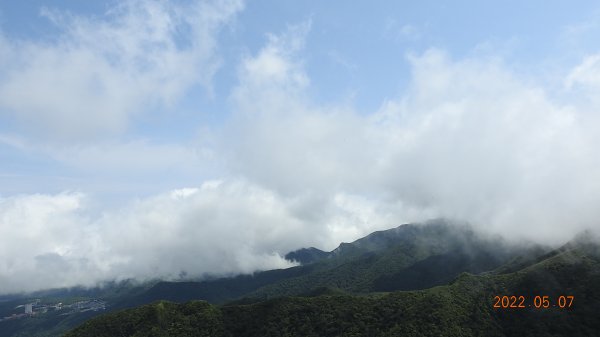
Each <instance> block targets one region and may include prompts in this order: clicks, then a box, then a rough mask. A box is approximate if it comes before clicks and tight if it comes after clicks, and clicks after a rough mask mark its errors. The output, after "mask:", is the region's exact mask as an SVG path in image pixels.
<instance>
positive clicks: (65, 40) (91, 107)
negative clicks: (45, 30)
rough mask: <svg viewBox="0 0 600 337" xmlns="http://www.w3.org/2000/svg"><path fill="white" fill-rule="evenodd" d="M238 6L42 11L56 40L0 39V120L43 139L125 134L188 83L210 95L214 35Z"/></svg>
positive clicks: (127, 5)
mask: <svg viewBox="0 0 600 337" xmlns="http://www.w3.org/2000/svg"><path fill="white" fill-rule="evenodd" d="M241 7H242V6H241V2H240V1H228V0H226V1H217V2H212V3H211V2H191V3H186V4H181V3H179V4H175V3H172V2H167V1H146V0H130V1H126V2H124V3H122V4H121V5H119V6H118V7H116V8H114V9H112V10H111V11H109V12H108V13H107V14H106V15H105V16H103V17H100V18H97V17H84V16H77V15H74V14H70V13H60V12H56V11H51V10H44V11H43V14H44V15H45V16H47V17H48V18H49V19H50V20H51V21H52V22H54V24H55V25H56V26H57V27H58V28H59V29H60V31H61V34H60V35H59V36H57V37H56V40H55V41H52V42H48V41H35V40H15V39H9V38H6V37H2V39H1V40H0V55H1V56H2V58H1V60H0V63H1V64H2V69H3V70H2V71H1V72H0V114H3V115H5V117H6V116H13V117H15V118H16V120H18V121H20V123H21V125H22V126H25V128H31V129H33V130H34V131H36V132H38V133H41V134H45V135H46V136H50V137H52V138H60V139H81V138H84V139H85V138H90V137H95V136H98V135H102V134H104V133H106V132H109V133H112V132H117V131H121V130H124V129H125V128H126V127H127V124H128V121H129V120H130V119H131V118H132V117H133V116H135V115H136V114H138V113H140V112H142V111H143V110H152V108H154V107H156V106H170V105H172V104H173V103H175V102H176V101H177V100H178V98H179V97H180V96H181V95H182V94H184V93H185V92H186V91H187V90H188V89H189V88H190V87H191V86H193V85H196V84H201V85H204V86H205V87H207V88H208V89H209V90H210V81H211V78H212V76H213V74H214V73H215V71H216V69H217V68H218V66H219V58H218V57H217V55H216V38H217V34H218V32H219V29H220V28H221V27H222V26H223V25H224V24H226V23H227V22H228V21H229V20H230V19H231V17H232V15H233V14H235V13H236V12H237V11H238V10H239V9H240V8H241Z"/></svg>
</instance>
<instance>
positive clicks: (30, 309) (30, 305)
mask: <svg viewBox="0 0 600 337" xmlns="http://www.w3.org/2000/svg"><path fill="white" fill-rule="evenodd" d="M25 313H26V314H33V303H28V304H25Z"/></svg>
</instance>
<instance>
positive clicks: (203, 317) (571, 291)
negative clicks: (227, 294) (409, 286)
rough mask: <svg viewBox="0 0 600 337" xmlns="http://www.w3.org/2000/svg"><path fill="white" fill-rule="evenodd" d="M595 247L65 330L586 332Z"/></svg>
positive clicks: (597, 274) (143, 313)
mask: <svg viewBox="0 0 600 337" xmlns="http://www.w3.org/2000/svg"><path fill="white" fill-rule="evenodd" d="M597 253H598V246H597V245H596V244H591V243H590V244H587V245H586V244H581V243H577V244H572V245H570V246H565V247H563V249H561V250H560V251H558V252H557V253H556V254H553V255H552V256H550V257H548V258H547V259H544V260H541V261H537V262H536V263H534V264H531V265H529V266H526V267H525V268H523V269H521V270H518V271H515V272H511V273H504V274H491V273H488V274H485V275H472V274H467V273H463V274H461V275H460V276H459V277H458V278H456V279H455V280H454V281H453V282H452V283H451V284H450V285H445V286H438V287H434V288H430V289H426V290H420V291H401V292H393V293H387V294H384V293H378V294H370V295H362V296H357V295H320V296H316V297H282V298H276V299H271V300H267V301H263V302H259V303H254V304H249V305H240V304H235V305H226V306H221V307H219V306H213V305H210V304H208V303H206V302H190V303H187V304H173V303H163V302H161V303H157V304H153V305H147V306H144V307H140V308H137V309H133V310H129V311H125V312H121V313H114V314H110V315H106V316H103V317H100V318H97V319H93V320H91V321H89V322H86V323H85V324H84V325H82V326H81V327H79V328H78V329H76V330H74V331H73V332H71V333H70V334H68V335H67V336H68V337H78V336H142V335H143V336H173V335H177V336H196V335H199V334H198V333H200V331H202V332H206V331H210V332H211V334H210V335H211V336H402V335H406V336H593V335H596V334H597V331H600V316H599V315H598V312H600V259H599V255H598V254H597ZM496 295H500V296H502V295H517V296H519V295H522V296H524V297H525V299H526V301H525V303H524V304H525V305H526V308H522V309H516V308H515V309H510V308H508V309H494V308H493V305H494V303H495V301H494V296H496ZM566 295H571V296H574V302H573V306H572V307H571V308H569V309H566V308H565V309H561V308H558V307H552V306H551V307H549V308H546V309H544V308H540V309H537V308H535V307H533V304H534V301H533V299H534V297H535V296H549V298H550V299H551V303H552V304H556V303H558V302H557V298H558V296H566ZM165 308H168V309H165ZM175 331H182V333H181V334H174V332H175Z"/></svg>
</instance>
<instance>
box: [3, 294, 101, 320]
mask: <svg viewBox="0 0 600 337" xmlns="http://www.w3.org/2000/svg"><path fill="white" fill-rule="evenodd" d="M19 308H23V310H24V312H22V313H15V314H12V315H11V316H7V317H4V318H0V322H2V321H7V320H13V319H20V318H25V317H30V316H33V315H37V314H45V313H47V312H48V311H59V310H60V311H64V313H63V314H62V315H70V314H74V313H78V312H86V311H99V310H105V309H106V301H102V300H99V299H90V300H83V301H78V302H75V303H72V304H65V305H63V304H62V303H54V304H42V303H41V301H40V300H39V299H36V300H34V301H33V302H30V303H26V304H22V305H19V306H17V307H16V308H15V309H19Z"/></svg>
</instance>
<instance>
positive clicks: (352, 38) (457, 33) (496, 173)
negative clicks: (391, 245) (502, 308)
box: [0, 0, 600, 293]
mask: <svg viewBox="0 0 600 337" xmlns="http://www.w3.org/2000/svg"><path fill="white" fill-rule="evenodd" d="M599 19H600V5H598V4H597V3H596V2H593V1H577V2H569V3H567V2H564V1H527V2H523V1H509V2H507V1H502V2H500V1H496V2H490V1H488V2H480V1H456V2H453V4H452V5H449V4H444V3H442V2H439V1H435V2H434V1H420V2H417V3H415V2H392V1H378V2H372V1H371V2H351V3H348V2H323V1H262V0H261V1H251V2H243V1H240V0H223V1H192V0H190V1H150V0H127V1H93V2H90V1H85V2H83V1H74V0H72V1H53V2H47V1H11V2H3V3H2V4H0V255H2V256H7V258H6V260H5V261H0V293H3V292H11V291H21V290H33V289H39V288H43V287H46V286H65V285H73V284H76V283H81V284H93V283H94V282H96V281H99V280H105V279H114V278H126V277H138V278H145V277H155V276H156V275H159V276H162V277H165V278H169V277H176V276H177V275H179V273H180V272H181V271H186V272H187V273H188V274H189V275H203V274H207V273H208V274H218V275H223V274H231V273H238V272H249V271H253V270H257V269H265V268H273V267H281V266H286V265H287V264H286V263H287V262H285V261H283V260H282V259H281V254H285V253H286V252H287V251H289V250H292V249H297V248H299V247H304V246H317V247H321V248H323V249H332V248H334V247H335V245H336V244H337V243H339V242H340V241H350V240H353V239H356V238H358V237H360V236H362V235H365V234H368V233H369V232H371V231H373V230H379V229H386V228H390V227H393V226H396V225H398V224H400V223H404V222H408V221H424V220H427V219H429V218H432V217H440V216H441V217H448V218H452V219H456V220H459V221H468V222H471V223H473V224H475V225H477V226H480V227H481V228H482V229H484V230H488V231H492V232H498V233H501V234H504V235H508V236H512V237H526V238H530V239H539V240H545V241H552V242H557V241H560V240H561V239H564V238H565V237H568V236H570V235H573V234H574V233H576V232H577V231H579V230H581V229H583V228H587V227H594V226H596V223H595V219H597V218H598V216H599V215H600V214H597V213H598V212H597V210H596V209H597V207H596V205H597V204H598V202H600V185H599V184H600V183H599V182H600V177H599V176H598V175H599V173H597V170H596V168H597V167H598V164H600V163H599V161H600V158H598V156H597V154H596V149H597V146H598V145H600V139H599V137H598V136H597V135H596V134H597V127H598V126H600V123H599V122H600V119H599V118H598V116H597V111H598V108H600V100H598V98H597V97H596V96H597V95H596V94H595V93H596V92H597V90H598V89H600V43H599V42H598V39H597V38H596V37H597V35H598V33H599V32H600V24H599V22H600V20H599ZM573 214H576V216H573ZM565 223H568V225H565ZM524 224H527V225H526V226H524ZM540 233H542V234H540ZM24 245H27V246H30V247H35V249H31V250H30V251H28V252H27V253H26V254H23V251H22V249H21V248H22V247H23V246H24ZM174 247H177V249H174ZM232 247H235V248H232ZM190 256H192V257H197V256H201V257H203V259H202V261H203V262H201V263H199V262H198V259H197V258H190ZM224 256H225V257H224ZM49 261H50V262H49ZM52 261H54V262H52ZM132 261H138V262H136V263H135V265H134V263H133V262H132ZM165 261H168V263H164V262H165ZM45 269H49V270H56V269H61V272H60V273H57V274H54V275H55V276H53V277H52V278H50V279H48V278H46V277H41V276H40V275H41V274H40V272H41V271H42V272H43V270H45ZM56 275H58V276H56ZM3 283H4V284H5V286H4V288H2V286H1V284H3Z"/></svg>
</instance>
